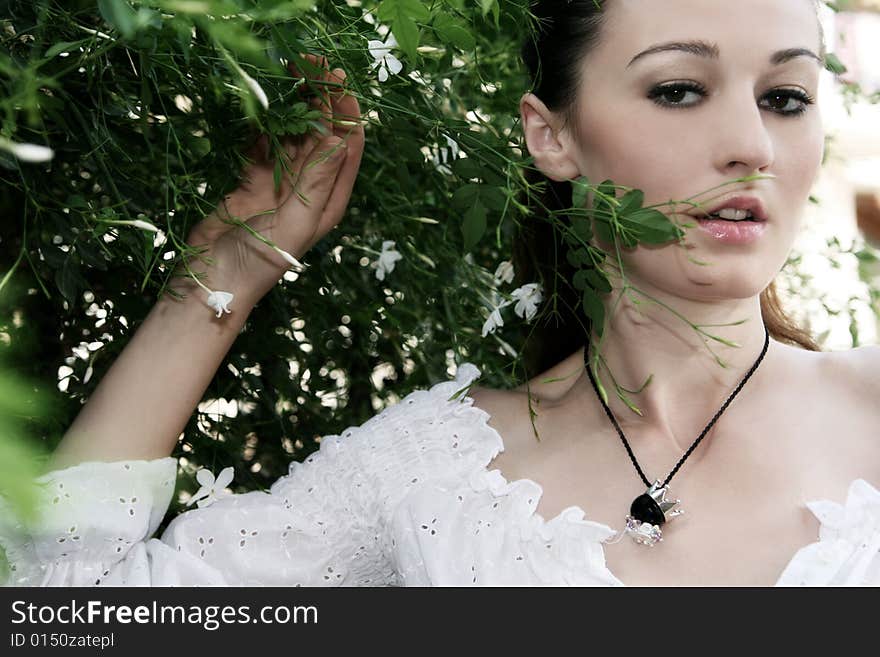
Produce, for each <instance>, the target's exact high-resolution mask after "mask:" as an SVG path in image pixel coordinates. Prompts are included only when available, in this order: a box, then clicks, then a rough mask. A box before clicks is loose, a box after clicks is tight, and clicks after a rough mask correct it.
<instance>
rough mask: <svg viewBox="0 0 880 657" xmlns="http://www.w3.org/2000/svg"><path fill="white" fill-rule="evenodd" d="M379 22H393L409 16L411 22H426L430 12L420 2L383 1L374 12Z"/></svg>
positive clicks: (403, 0)
mask: <svg viewBox="0 0 880 657" xmlns="http://www.w3.org/2000/svg"><path fill="white" fill-rule="evenodd" d="M376 14H377V15H378V17H379V20H381V21H386V22H388V21H393V20H394V19H395V18H396V17H397V16H399V15H404V16H409V17H410V18H412V19H413V20H417V21H422V22H427V21H428V19H429V18H430V17H431V12H429V11H428V8H427V7H425V5H424V4H423V3H422V2H421V0H384V1H383V2H382V4H380V5H379V10H378V11H377V12H376Z"/></svg>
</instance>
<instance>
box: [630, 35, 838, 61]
mask: <svg viewBox="0 0 880 657" xmlns="http://www.w3.org/2000/svg"><path fill="white" fill-rule="evenodd" d="M670 50H677V51H679V52H684V53H687V54H689V55H696V56H697V57H706V58H708V59H718V57H719V56H720V51H719V49H718V46H717V45H715V44H714V43H709V42H706V41H670V42H668V43H658V44H656V45H653V46H651V47H650V48H648V49H647V50H643V51H642V52H640V53H639V54H638V55H636V56H635V57H633V58H632V59H631V60H630V62H629V64H627V65H626V67H627V68H629V67H630V66H632V65H633V63H635V62H636V61H637V60H639V59H641V58H642V57H647V56H648V55H653V54H655V53H659V52H668V51H670ZM796 57H810V58H812V59H814V60H816V62H817V63H818V64H819V65H820V66H821V65H822V59H821V58H820V57H819V55H817V54H816V53H814V52H813V51H812V50H810V49H809V48H786V49H785V50H777V51H776V52H775V53H773V54H772V55H770V63H771V64H772V65H774V66H778V65H780V64H784V63H785V62H787V61H789V60H792V59H794V58H796Z"/></svg>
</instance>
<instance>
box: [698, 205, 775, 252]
mask: <svg viewBox="0 0 880 657" xmlns="http://www.w3.org/2000/svg"><path fill="white" fill-rule="evenodd" d="M722 213H723V214H722V215H721V216H719V215H718V214H714V215H713V214H710V215H708V216H706V217H705V218H698V221H697V225H698V226H699V228H700V230H702V231H703V232H705V233H707V234H708V235H710V236H711V237H713V238H715V239H716V240H718V241H719V242H724V243H725V244H751V243H752V242H755V241H756V240H757V239H758V238H759V237H761V235H763V234H764V231H765V230H766V229H767V222H766V221H759V220H757V219H755V218H754V217H751V216H748V217H743V218H741V219H726V218H725V217H724V215H725V214H727V213H728V211H727V210H722ZM737 213H738V215H742V214H745V213H744V212H742V211H737ZM749 214H750V213H749Z"/></svg>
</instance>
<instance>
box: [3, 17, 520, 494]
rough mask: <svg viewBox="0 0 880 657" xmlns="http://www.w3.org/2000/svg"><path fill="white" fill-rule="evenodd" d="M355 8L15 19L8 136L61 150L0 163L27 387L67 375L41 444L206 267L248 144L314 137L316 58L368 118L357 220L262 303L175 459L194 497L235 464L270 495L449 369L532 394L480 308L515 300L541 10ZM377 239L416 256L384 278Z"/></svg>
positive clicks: (47, 443) (352, 217)
mask: <svg viewBox="0 0 880 657" xmlns="http://www.w3.org/2000/svg"><path fill="white" fill-rule="evenodd" d="M358 4H360V3H356V2H352V3H341V2H312V1H305V0H298V1H294V2H290V1H284V2H281V1H275V2H267V1H260V2H256V1H251V0H199V1H193V0H143V1H131V2H103V1H102V2H88V1H86V0H76V1H73V2H64V3H62V2H55V1H50V0H42V1H39V2H30V1H28V2H24V1H23V0H21V1H16V2H11V3H7V5H6V7H7V13H6V14H5V15H4V16H3V17H2V18H3V20H2V23H0V35H2V36H0V38H2V42H3V47H2V49H0V85H2V92H0V137H2V138H3V139H5V140H6V142H4V143H18V144H39V145H44V146H48V147H50V148H51V149H52V151H53V152H54V157H53V158H52V159H51V161H48V162H27V161H23V160H19V159H16V157H14V156H13V155H12V154H11V153H10V152H8V150H2V149H0V207H2V208H3V210H4V216H6V217H7V221H5V222H3V224H2V227H0V240H2V243H3V245H4V249H2V254H0V272H2V280H0V289H2V288H4V287H8V286H11V285H15V286H17V287H20V288H21V289H22V290H24V295H23V296H21V297H20V298H19V300H18V301H17V303H16V304H15V305H13V306H12V307H11V308H9V312H10V314H12V313H15V314H16V315H17V316H18V317H20V320H21V322H22V325H23V326H24V327H26V332H27V335H28V336H30V338H31V339H33V340H34V341H35V342H36V343H37V344H39V350H37V351H35V352H34V354H35V355H37V357H35V358H30V359H28V360H23V361H20V362H16V363H15V368H14V370H13V371H15V372H17V373H18V374H20V375H21V376H28V377H31V378H32V379H33V380H35V381H39V382H40V383H41V384H42V385H43V386H45V387H47V388H49V389H50V390H51V389H54V388H56V385H57V381H58V372H59V368H60V367H68V368H70V370H72V371H71V372H69V373H68V374H67V375H66V376H65V384H66V389H65V390H64V391H63V392H62V391H58V390H57V389H56V392H55V396H54V397H53V407H55V408H56V409H57V411H58V413H57V416H54V417H52V418H49V417H47V416H45V415H39V416H37V417H34V418H32V419H31V421H30V424H31V428H32V430H33V435H34V436H39V442H40V444H42V445H43V446H44V447H45V448H46V449H47V450H51V449H52V448H53V447H54V446H55V444H57V442H58V441H59V440H60V438H61V436H62V435H63V433H64V431H65V429H66V427H68V426H70V424H71V423H72V421H73V418H74V417H75V415H76V413H77V412H78V410H79V408H80V407H81V404H82V403H83V402H84V401H85V400H86V399H87V398H88V397H89V395H90V394H91V392H92V391H93V389H94V387H95V385H96V384H97V383H98V382H99V381H100V380H101V378H102V376H103V375H104V373H105V372H106V370H107V368H108V367H109V366H110V365H111V364H112V362H113V361H114V360H115V358H116V357H117V356H118V355H119V353H120V351H121V350H122V348H123V347H124V345H125V343H126V341H127V340H128V338H130V336H131V335H132V333H133V331H134V330H135V329H136V328H137V326H138V324H139V322H140V321H141V320H142V319H143V318H144V317H145V316H146V314H147V313H148V311H149V309H150V308H151V306H152V305H153V304H154V303H155V301H156V299H157V298H158V297H159V296H160V295H161V294H163V293H164V291H165V289H166V286H167V285H168V283H169V281H170V277H171V274H172V272H173V271H174V269H175V266H176V265H177V264H178V263H179V262H180V260H181V259H182V258H184V257H191V256H192V255H193V254H194V250H193V249H191V248H190V247H189V246H188V245H187V244H186V236H187V235H188V233H189V230H190V229H191V228H192V226H193V225H194V224H195V223H196V222H198V221H199V220H200V219H201V218H202V217H203V216H205V214H207V213H208V212H210V211H211V210H212V209H213V208H214V207H215V206H216V204H217V203H218V201H219V200H220V199H221V198H222V196H223V195H224V194H226V193H228V192H229V191H231V190H232V189H234V188H235V187H236V186H237V185H238V183H239V175H240V171H241V169H242V166H243V164H244V163H245V156H244V155H243V152H244V150H245V149H246V147H247V146H248V145H249V144H251V143H252V142H253V140H254V138H255V137H256V135H258V134H259V133H266V134H270V135H272V136H273V137H274V138H275V140H276V141H277V138H278V137H280V136H282V135H285V134H294V135H295V134H301V133H303V132H305V131H307V130H310V129H315V127H316V125H318V124H317V119H318V113H317V112H316V111H314V110H310V109H309V107H308V105H307V103H306V102H305V100H306V99H305V98H304V97H303V95H302V94H301V93H300V87H301V86H302V85H303V83H304V82H305V80H304V79H298V78H293V77H292V76H291V75H290V74H289V73H288V71H287V69H286V66H285V64H286V63H288V62H290V63H295V64H296V65H297V66H298V68H299V69H300V70H302V71H304V74H305V77H306V78H309V77H311V76H314V71H312V73H311V75H310V73H309V70H310V69H309V67H308V65H307V62H305V60H303V58H302V57H301V53H321V54H324V55H326V56H327V57H328V60H329V61H330V65H331V67H336V66H338V67H342V68H344V69H345V70H346V72H347V73H348V78H347V80H346V86H347V89H348V92H349V93H351V94H352V95H354V96H356V97H357V98H358V100H359V102H360V104H361V109H362V112H363V114H364V116H365V117H366V118H367V120H368V125H367V127H366V136H367V147H366V151H365V153H364V157H363V160H362V164H361V172H360V174H359V178H358V184H357V186H356V188H355V191H354V194H353V196H352V199H351V202H350V204H349V212H348V213H347V216H346V218H345V220H344V221H343V223H342V224H341V225H340V226H339V227H338V228H337V229H336V230H335V231H334V232H332V233H331V234H330V235H329V236H328V237H327V238H326V239H324V240H323V241H322V242H321V243H319V244H318V245H317V246H315V247H314V248H313V249H312V251H310V252H309V253H308V254H307V255H306V257H305V258H304V260H305V262H306V263H307V264H309V265H310V267H309V268H308V269H307V270H306V271H305V272H303V273H301V274H298V275H297V274H293V273H292V272H291V273H289V274H288V275H286V276H285V278H284V279H282V280H281V281H279V285H278V286H277V287H276V288H275V289H273V290H272V291H271V292H270V293H269V294H268V295H267V296H266V297H265V298H264V299H263V300H262V301H261V302H260V303H259V304H258V306H257V307H256V308H255V310H254V311H253V313H252V315H251V317H250V319H249V321H248V323H247V325H246V326H245V328H244V330H243V331H242V333H241V335H240V336H239V337H238V339H237V340H236V342H235V344H234V345H233V346H232V348H231V350H230V352H229V354H228V356H227V358H226V359H225V361H224V363H223V364H222V366H221V367H220V369H219V370H218V372H217V374H216V376H215V377H214V380H213V381H212V382H211V384H210V386H209V388H208V391H207V393H206V395H205V399H206V400H211V399H224V400H228V401H231V402H234V403H235V407H236V408H237V413H236V414H234V415H233V413H231V412H230V413H228V414H226V415H223V414H211V413H209V412H207V411H200V412H196V413H195V414H194V415H193V417H192V418H191V420H190V422H189V423H188V424H187V426H186V428H185V429H184V431H183V435H182V438H181V441H180V443H179V446H178V449H177V451H176V453H175V456H178V457H181V464H182V471H181V475H182V479H181V481H182V483H181V486H182V488H183V489H184V490H188V491H190V492H191V491H193V490H195V488H196V487H197V486H196V484H195V482H194V479H193V476H194V473H195V471H196V469H197V468H198V467H201V466H205V467H209V468H211V469H212V470H214V471H215V472H216V471H217V470H219V469H220V468H221V467H223V466H225V465H234V466H235V469H236V480H235V484H234V486H235V487H237V490H239V491H244V490H251V489H262V488H266V487H267V486H268V485H270V484H271V483H272V482H273V481H274V480H275V479H276V478H277V477H278V476H280V475H282V474H284V473H285V472H286V471H287V467H288V464H289V462H290V461H291V460H294V459H295V460H300V459H302V458H304V457H305V456H307V455H308V454H309V453H311V452H312V451H314V450H315V449H316V448H317V446H318V442H317V440H316V439H317V438H318V437H319V436H325V435H331V434H335V433H341V431H342V430H343V429H344V428H345V427H347V426H351V425H356V424H360V423H362V422H364V421H365V420H366V419H367V418H368V417H369V416H371V415H372V414H373V413H375V412H376V411H377V410H378V409H380V408H381V407H383V406H385V405H387V404H388V403H391V402H392V401H394V400H395V399H396V398H398V397H400V396H402V395H403V394H405V393H406V392H408V391H409V390H411V389H413V388H416V387H426V386H428V385H430V384H432V383H434V382H436V381H438V380H442V379H445V378H446V377H447V376H448V374H447V368H448V367H449V366H450V365H451V363H452V362H453V361H458V362H462V361H463V360H472V361H474V362H479V363H483V364H485V365H486V366H487V371H488V373H487V376H486V381H484V383H485V384H486V385H497V386H505V385H508V384H510V383H513V382H515V381H517V380H518V378H519V374H518V364H517V359H516V358H513V357H512V356H511V353H510V350H509V344H510V343H514V344H515V343H517V342H519V340H520V339H521V337H520V332H521V331H522V330H523V326H522V325H521V324H520V325H517V324H515V323H512V322H511V323H508V325H507V326H505V327H504V328H503V329H502V330H499V331H497V332H496V333H495V334H493V335H492V336H490V337H489V338H487V339H483V338H482V337H481V335H480V329H481V325H482V322H483V319H484V318H485V317H486V316H487V315H488V312H489V310H490V309H489V308H487V304H486V300H487V299H489V298H495V297H496V296H497V295H499V294H500V295H502V296H503V295H505V294H507V291H503V290H499V289H497V288H496V286H495V284H494V283H493V281H492V276H491V274H489V271H491V270H494V268H495V267H496V266H497V264H498V262H499V261H501V260H506V259H507V257H508V253H509V251H510V242H511V238H512V236H513V233H514V229H515V228H516V223H517V222H518V221H520V220H521V219H522V217H523V216H524V213H525V211H526V210H525V208H524V207H523V206H522V205H520V204H519V203H518V201H517V200H516V199H517V198H518V194H519V193H520V192H522V191H524V186H525V184H526V183H525V182H524V181H523V178H522V175H521V168H522V165H523V163H522V160H521V157H520V156H519V155H518V154H516V153H514V151H513V150H512V149H511V145H512V143H513V142H515V141H516V140H517V139H518V136H517V134H516V133H515V130H516V128H517V125H516V124H517V121H518V116H517V115H516V113H515V108H516V107H517V102H518V99H519V97H520V95H521V94H522V93H523V91H524V90H526V88H527V80H526V78H525V75H524V73H523V71H522V70H521V69H520V64H519V62H518V61H517V59H516V53H517V52H518V49H519V45H520V41H521V40H522V38H523V37H524V36H525V32H524V29H523V28H524V27H525V23H524V21H523V17H524V16H525V8H526V6H527V2H526V1H525V0H522V1H518V2H510V1H502V2H497V1H494V0H491V1H484V2H480V3H468V2H463V1H462V0H444V1H442V2H434V3H427V2H420V1H419V0H386V1H384V2H381V3H380V2H371V1H369V0H367V1H365V2H363V4H362V6H354V5H358ZM380 27H381V29H382V30H385V29H386V28H391V30H392V33H393V34H394V35H395V36H396V38H397V41H398V43H399V48H395V49H393V50H392V51H391V53H390V55H392V56H394V57H396V58H398V59H399V60H400V61H401V62H402V64H403V70H402V71H401V73H400V74H398V75H390V76H389V78H388V80H387V81H385V82H381V83H380V82H379V81H378V79H377V70H378V69H377V67H376V65H377V62H376V61H375V59H374V57H373V55H371V53H370V50H369V48H368V42H369V41H371V40H378V41H386V40H387V36H388V34H387V33H386V32H384V31H380ZM249 79H250V80H253V81H255V82H256V84H257V85H259V88H260V89H261V90H262V91H263V92H264V93H265V95H266V99H267V101H268V108H265V107H264V106H263V105H262V102H261V100H260V97H259V94H258V93H256V91H255V89H254V87H253V86H251V85H250V84H249V82H248V80H249ZM489 85H491V87H490V86H489ZM489 89H491V90H489ZM0 146H2V145H0ZM133 222H149V223H150V224H152V225H154V226H156V227H157V228H158V229H159V230H160V231H161V232H159V233H154V232H151V231H147V230H142V229H140V228H139V227H138V225H139V224H137V223H133ZM140 225H142V224H140ZM385 240H392V241H394V242H395V249H396V250H398V251H399V252H400V253H401V254H402V256H403V258H402V260H400V261H399V262H397V264H396V268H395V269H394V271H393V272H391V273H390V274H388V276H387V277H386V278H385V280H384V281H379V280H378V279H377V276H376V270H375V267H374V264H375V262H376V260H377V258H378V254H379V251H380V247H381V244H382V243H383V241H385ZM464 256H467V257H464ZM206 312H210V310H209V309H208V308H207V306H206ZM14 339H15V340H18V339H19V337H15V338H14ZM514 356H515V353H514ZM388 379H390V380H391V381H392V382H394V383H393V386H389V385H387V384H386V380H388ZM168 383H169V385H174V382H173V381H169V382H168ZM392 388H393V390H392ZM131 394H133V395H136V394H137V391H136V390H132V391H131ZM120 439H121V440H122V439H124V437H123V436H121V437H120ZM36 441H37V439H36V438H33V439H32V440H30V442H31V443H34V442H36ZM175 508H179V507H175Z"/></svg>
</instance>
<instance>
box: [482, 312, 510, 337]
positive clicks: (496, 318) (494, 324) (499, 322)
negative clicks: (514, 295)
mask: <svg viewBox="0 0 880 657" xmlns="http://www.w3.org/2000/svg"><path fill="white" fill-rule="evenodd" d="M504 305H506V304H504ZM504 305H501V306H498V307H497V308H495V309H493V310H492V312H491V313H489V318H488V319H487V320H486V322H485V323H484V324H483V337H484V338H485V337H486V336H487V335H489V334H490V333H494V332H495V329H497V328H498V327H499V326H504V319H503V318H502V317H501V309H502V308H504Z"/></svg>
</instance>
